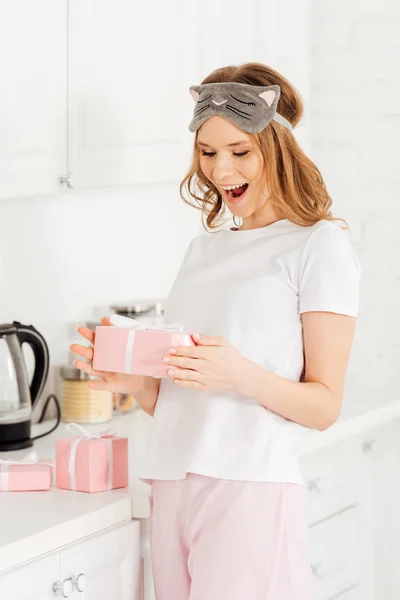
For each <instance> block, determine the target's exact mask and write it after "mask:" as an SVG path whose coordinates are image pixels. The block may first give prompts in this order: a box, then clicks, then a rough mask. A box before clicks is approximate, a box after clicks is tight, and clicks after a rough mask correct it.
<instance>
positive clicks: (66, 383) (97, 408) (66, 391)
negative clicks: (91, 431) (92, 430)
mask: <svg viewBox="0 0 400 600" xmlns="http://www.w3.org/2000/svg"><path fill="white" fill-rule="evenodd" d="M61 377H62V394H61V396H62V406H61V417H62V420H63V421H64V422H67V423H68V422H73V423H105V422H106V421H110V420H111V418H112V416H113V402H112V394H111V393H110V392H107V391H105V390H91V389H90V388H88V387H87V385H86V384H87V383H88V381H96V380H98V379H97V378H96V377H93V376H91V375H88V374H87V373H85V372H83V371H81V370H80V369H77V368H76V367H70V366H64V367H61Z"/></svg>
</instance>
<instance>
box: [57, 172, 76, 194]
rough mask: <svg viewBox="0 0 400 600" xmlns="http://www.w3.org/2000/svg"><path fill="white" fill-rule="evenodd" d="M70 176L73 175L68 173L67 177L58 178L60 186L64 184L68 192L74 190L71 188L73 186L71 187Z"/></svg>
mask: <svg viewBox="0 0 400 600" xmlns="http://www.w3.org/2000/svg"><path fill="white" fill-rule="evenodd" d="M71 175H73V173H68V175H67V176H66V177H62V176H61V177H60V184H61V185H64V184H65V185H67V187H68V188H69V189H70V190H73V189H74V186H73V185H71Z"/></svg>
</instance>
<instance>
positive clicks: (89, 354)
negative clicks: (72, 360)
mask: <svg viewBox="0 0 400 600" xmlns="http://www.w3.org/2000/svg"><path fill="white" fill-rule="evenodd" d="M70 349H71V350H72V352H74V353H75V354H79V355H80V356H83V357H84V358H87V359H88V360H90V361H92V360H93V349H92V348H88V347H87V346H81V345H80V344H71V346H70Z"/></svg>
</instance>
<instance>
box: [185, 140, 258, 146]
mask: <svg viewBox="0 0 400 600" xmlns="http://www.w3.org/2000/svg"><path fill="white" fill-rule="evenodd" d="M250 143H251V142H250V141H249V140H240V141H239V142H233V144H228V147H231V146H240V145H241V144H250ZM197 145H198V146H207V148H211V146H210V145H209V144H206V143H205V142H199V141H197Z"/></svg>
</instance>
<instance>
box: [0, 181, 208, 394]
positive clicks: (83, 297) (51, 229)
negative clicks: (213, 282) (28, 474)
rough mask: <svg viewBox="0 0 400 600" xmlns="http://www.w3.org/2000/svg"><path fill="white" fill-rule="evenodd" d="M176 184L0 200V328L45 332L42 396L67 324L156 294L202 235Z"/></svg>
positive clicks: (66, 337) (59, 357) (63, 346)
mask: <svg viewBox="0 0 400 600" xmlns="http://www.w3.org/2000/svg"><path fill="white" fill-rule="evenodd" d="M178 183H179V182H177V183H176V184H163V185H161V184H160V185H149V186H133V187H130V188H119V189H102V190H91V191H88V192H85V193H77V192H75V191H68V192H63V193H60V194H57V195H54V196H51V197H29V198H15V199H9V200H2V201H0V222H1V235H0V285H1V294H0V322H2V323H4V322H9V321H12V320H19V321H21V322H23V323H25V324H32V325H34V326H35V327H36V328H37V329H38V330H39V331H40V332H41V333H42V334H43V335H44V337H45V339H46V341H47V343H48V345H49V349H50V356H51V363H52V365H53V367H52V372H51V376H50V377H49V380H48V384H47V386H46V390H45V395H46V394H48V393H50V392H51V391H53V386H54V385H55V383H56V381H57V380H56V378H55V377H56V373H57V372H58V365H60V364H62V363H65V362H66V361H67V360H68V358H69V357H68V354H69V350H68V346H69V344H70V342H71V341H72V338H73V332H74V331H75V326H76V324H79V323H80V324H84V322H85V321H87V320H93V319H94V318H97V317H100V316H101V315H102V314H108V313H109V310H107V307H108V306H109V305H110V304H112V303H124V302H128V303H129V302H130V301H132V300H136V299H140V298H147V297H150V298H152V297H156V298H165V296H166V294H167V293H168V290H169V287H170V285H171V284H172V280H173V278H174V275H175V272H176V270H177V268H178V266H179V265H180V261H181V259H182V254H183V252H184V250H185V249H186V246H187V244H188V243H189V241H190V239H192V237H194V236H195V235H197V234H198V233H200V232H201V231H202V229H201V221H200V216H199V214H200V213H198V211H196V210H195V209H194V208H190V207H189V206H187V205H186V204H185V203H184V202H183V201H182V200H181V199H180V197H179V185H178ZM102 307H104V308H102ZM75 338H76V339H78V338H80V336H79V334H76V335H75ZM81 340H82V341H83V338H81ZM27 357H28V361H29V358H30V357H29V352H27ZM75 358H77V357H75Z"/></svg>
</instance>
